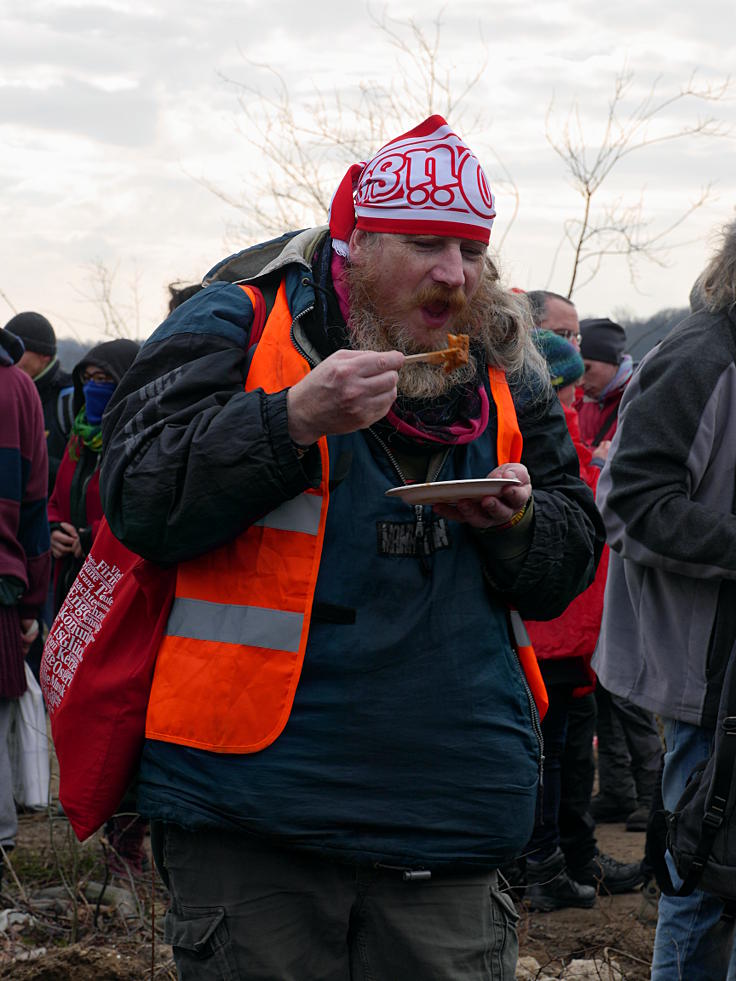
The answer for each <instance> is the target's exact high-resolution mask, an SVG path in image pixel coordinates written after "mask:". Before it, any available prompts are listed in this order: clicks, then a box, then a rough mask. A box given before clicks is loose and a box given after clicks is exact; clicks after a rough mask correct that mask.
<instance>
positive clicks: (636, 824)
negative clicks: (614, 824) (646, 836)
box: [626, 804, 649, 831]
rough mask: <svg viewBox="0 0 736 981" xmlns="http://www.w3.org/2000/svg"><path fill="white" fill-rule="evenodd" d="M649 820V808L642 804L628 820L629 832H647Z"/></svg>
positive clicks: (627, 827)
mask: <svg viewBox="0 0 736 981" xmlns="http://www.w3.org/2000/svg"><path fill="white" fill-rule="evenodd" d="M648 820H649V807H648V806H644V805H643V804H641V805H640V806H639V807H637V809H636V810H635V811H632V812H631V814H629V816H628V817H627V818H626V830H627V831H646V830H647V821H648Z"/></svg>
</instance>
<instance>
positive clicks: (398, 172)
mask: <svg viewBox="0 0 736 981" xmlns="http://www.w3.org/2000/svg"><path fill="white" fill-rule="evenodd" d="M495 216H496V210H495V207H494V199H493V194H492V192H491V188H490V185H489V183H488V179H487V178H486V175H485V174H484V172H483V168H482V167H481V165H480V162H479V161H478V158H477V157H476V156H475V154H474V153H473V152H472V151H471V150H470V149H469V148H468V147H467V146H466V145H465V144H464V143H463V141H462V140H461V139H460V137H459V136H458V135H457V133H454V132H453V131H452V130H451V129H450V127H449V125H448V124H447V122H446V121H445V120H444V119H443V118H442V116H430V117H429V119H425V120H424V122H423V123H420V124H419V125H418V126H416V127H415V128H414V129H412V130H410V131H409V132H408V133H404V135H403V136H398V137H397V138H396V139H395V140H391V142H390V143H387V144H386V145H385V146H384V147H382V148H381V149H380V150H379V151H378V153H377V154H376V155H375V156H374V157H373V159H372V160H369V161H368V163H360V164H353V166H352V167H351V168H350V169H349V170H348V172H347V173H346V174H345V176H344V177H343V179H342V181H341V182H340V185H339V187H338V189H337V191H335V195H334V197H333V199H332V204H331V205H330V234H331V235H332V239H333V247H334V248H335V250H336V251H337V252H339V253H340V254H341V255H347V254H348V246H347V241H348V239H349V238H350V234H351V232H352V231H353V229H354V228H356V227H357V228H362V229H365V231H369V232H393V233H395V234H404V235H407V234H409V235H417V234H418V235H445V236H448V237H452V238H467V239H473V240H474V241H476V242H483V244H484V245H487V244H488V242H489V239H490V237H491V226H492V225H493V219H494V218H495Z"/></svg>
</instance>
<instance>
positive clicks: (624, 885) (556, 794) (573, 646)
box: [526, 330, 641, 910]
mask: <svg viewBox="0 0 736 981" xmlns="http://www.w3.org/2000/svg"><path fill="white" fill-rule="evenodd" d="M535 340H536V343H537V346H538V348H539V349H540V350H541V352H542V353H543V354H544V357H545V359H546V361H547V365H548V367H549V370H550V377H551V380H552V386H553V387H554V389H555V390H556V392H557V396H558V398H559V400H560V403H561V404H562V408H563V411H564V413H565V421H566V423H567V427H568V430H569V432H570V437H571V439H572V441H573V444H574V446H575V449H576V451H577V454H578V459H579V461H580V476H581V477H582V479H583V480H584V481H585V483H586V484H587V485H588V486H589V487H590V488H591V490H593V491H595V488H596V485H597V483H598V477H599V475H600V472H601V467H602V466H603V463H604V462H605V459H606V456H607V453H608V448H609V445H610V444H609V443H608V442H604V443H601V445H600V446H599V447H598V448H597V449H596V450H595V451H593V450H592V449H590V448H589V447H587V446H585V445H584V444H583V442H582V440H581V438H580V430H579V428H578V418H577V412H576V411H575V409H574V408H573V402H574V399H575V385H576V382H577V381H578V380H579V378H580V376H581V375H582V374H583V370H584V365H583V359H582V358H581V356H580V354H579V353H578V352H577V350H576V349H575V346H574V345H573V344H572V343H570V342H569V341H567V340H565V339H564V338H563V337H561V336H560V335H559V334H557V333H554V332H551V331H548V330H538V331H537V332H536V338H535ZM607 566H608V550H607V548H606V549H604V552H603V555H602V557H601V561H600V563H599V565H598V571H597V573H596V576H595V579H594V581H593V583H592V584H591V585H590V586H589V587H588V589H586V590H585V592H584V593H581V594H580V595H579V596H578V597H576V598H575V599H574V600H573V601H572V603H571V604H570V605H569V606H568V607H567V609H566V610H565V612H564V613H563V614H562V615H561V616H559V617H557V618H556V619H554V620H550V621H545V622H543V621H527V622H526V625H527V629H528V632H529V637H530V640H531V642H532V644H533V646H534V650H535V653H536V655H537V658H538V660H539V662H540V668H541V670H542V676H543V678H544V682H545V685H546V688H547V694H548V696H549V709H548V711H547V715H546V716H545V718H544V720H543V721H542V735H543V739H544V748H545V774H544V785H543V790H542V813H541V815H539V814H538V815H537V823H536V826H535V829H534V833H533V835H532V838H531V841H530V842H529V846H528V848H527V883H528V889H527V893H526V898H527V900H528V902H529V905H530V907H531V908H532V909H538V910H552V909H563V908H565V907H570V906H573V907H574V906H579V907H583V908H587V907H590V906H592V905H593V903H594V902H595V895H596V887H598V886H600V887H601V888H602V889H603V890H605V891H606V892H608V893H622V892H628V891H629V890H630V889H633V888H634V887H635V886H637V885H638V884H639V882H640V881H641V874H640V871H639V863H638V862H635V863H632V864H630V865H623V864H621V863H620V862H618V861H617V860H616V859H614V858H611V857H610V856H608V855H604V854H602V853H600V852H599V851H598V849H597V847H596V843H595V837H594V834H593V825H592V822H591V823H590V825H589V826H587V827H585V828H583V829H581V832H580V835H579V836H578V839H577V841H576V843H575V844H576V847H575V848H574V850H572V851H570V854H569V855H568V854H565V853H564V852H563V849H562V847H561V842H560V822H559V816H560V805H561V797H562V788H563V780H562V767H563V756H564V750H565V736H566V730H567V721H568V713H569V710H570V706H571V702H572V701H573V699H574V698H575V697H576V696H580V695H584V694H587V693H588V692H590V691H591V690H592V687H593V686H594V685H595V675H594V674H593V672H592V670H591V667H590V659H591V657H592V655H593V650H594V649H595V645H596V641H597V639H598V632H599V629H600V623H601V615H602V612H603V592H604V589H605V583H606V570H607ZM540 817H541V820H540ZM583 838H584V840H582V839H583Z"/></svg>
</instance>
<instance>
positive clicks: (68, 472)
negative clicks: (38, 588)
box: [48, 339, 138, 612]
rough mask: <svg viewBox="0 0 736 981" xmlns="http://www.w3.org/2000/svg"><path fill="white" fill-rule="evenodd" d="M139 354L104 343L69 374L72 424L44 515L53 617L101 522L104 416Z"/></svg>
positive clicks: (129, 345)
mask: <svg viewBox="0 0 736 981" xmlns="http://www.w3.org/2000/svg"><path fill="white" fill-rule="evenodd" d="M137 353H138V344H136V343H135V341H129V340H125V339H120V340H115V341H105V342H104V343H103V344H98V345H97V346H96V347H93V348H92V349H91V350H90V351H88V352H87V354H86V355H85V356H84V357H83V358H82V360H81V361H80V362H79V363H78V364H77V365H75V367H74V371H73V372H72V379H73V382H74V413H75V419H74V424H73V425H72V433H71V437H70V439H69V442H68V444H67V447H66V450H65V451H64V455H63V458H62V461H61V464H60V466H59V470H58V473H57V476H56V484H55V485H54V492H53V494H52V495H51V499H50V500H49V512H48V516H49V524H50V527H51V554H52V555H53V556H54V559H55V560H56V564H55V569H54V612H58V610H59V607H60V606H61V604H62V603H63V601H64V597H65V596H66V594H67V593H68V592H69V589H70V588H71V585H72V583H73V582H74V580H75V579H76V577H77V573H78V572H79V570H80V569H81V568H82V564H83V563H84V560H85V558H86V557H87V555H88V554H89V550H90V548H91V547H92V542H93V541H94V538H95V535H96V534H97V530H98V528H99V526H100V521H101V520H102V502H101V501H100V469H99V468H100V458H101V454H102V432H101V424H102V413H103V412H104V411H105V407H106V406H107V403H108V402H109V400H110V397H111V396H112V393H113V392H114V391H115V389H116V387H117V384H118V382H119V381H120V379H121V378H122V376H123V375H124V374H125V372H126V371H127V369H128V368H129V367H130V366H131V364H132V363H133V361H134V360H135V356H136V354H137Z"/></svg>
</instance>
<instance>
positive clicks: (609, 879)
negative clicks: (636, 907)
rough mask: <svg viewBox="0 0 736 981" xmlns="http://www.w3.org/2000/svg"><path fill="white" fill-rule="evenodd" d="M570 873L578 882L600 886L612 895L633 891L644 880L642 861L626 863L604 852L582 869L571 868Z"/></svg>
mask: <svg viewBox="0 0 736 981" xmlns="http://www.w3.org/2000/svg"><path fill="white" fill-rule="evenodd" d="M570 874H571V875H572V876H573V878H574V880H575V881H576V882H578V883H580V884H582V885H586V886H593V887H595V888H596V889H597V888H598V887H600V891H601V892H602V893H604V894H606V893H607V894H608V895H610V896H618V895H620V894H621V893H623V892H633V890H634V889H636V887H637V886H640V885H641V883H642V882H643V881H644V876H643V875H642V871H641V863H640V862H631V863H628V864H626V863H624V862H619V861H618V860H617V859H615V858H611V856H610V855H604V854H603V853H602V852H599V853H598V854H597V855H596V856H595V858H591V860H590V861H589V862H588V863H587V865H584V866H583V867H582V868H581V869H573V870H571V871H570Z"/></svg>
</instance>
